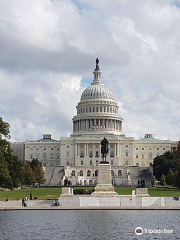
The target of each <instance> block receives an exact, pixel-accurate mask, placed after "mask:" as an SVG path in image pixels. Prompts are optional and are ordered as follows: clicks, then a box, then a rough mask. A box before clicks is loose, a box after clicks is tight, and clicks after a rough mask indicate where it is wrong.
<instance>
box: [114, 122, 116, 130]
mask: <svg viewBox="0 0 180 240" xmlns="http://www.w3.org/2000/svg"><path fill="white" fill-rule="evenodd" d="M114 127H115V130H117V129H116V120H115V123H114Z"/></svg>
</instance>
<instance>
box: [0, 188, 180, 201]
mask: <svg viewBox="0 0 180 240" xmlns="http://www.w3.org/2000/svg"><path fill="white" fill-rule="evenodd" d="M78 188H83V189H86V190H90V189H94V188H93V187H74V188H73V189H78ZM134 189H135V188H133V187H115V191H116V192H117V193H118V194H119V195H131V193H132V190H134ZM31 191H32V194H33V197H34V196H37V197H38V199H39V200H43V199H54V198H58V197H59V196H60V194H61V188H60V187H49V188H30V189H19V190H14V191H1V192H0V200H5V198H6V197H7V198H8V199H9V200H15V199H17V198H19V199H22V198H23V197H26V196H27V197H28V198H29V194H30V192H31ZM149 194H150V196H151V197H164V196H166V197H180V189H165V188H149Z"/></svg>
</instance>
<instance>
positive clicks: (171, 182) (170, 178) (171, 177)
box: [166, 169, 177, 186]
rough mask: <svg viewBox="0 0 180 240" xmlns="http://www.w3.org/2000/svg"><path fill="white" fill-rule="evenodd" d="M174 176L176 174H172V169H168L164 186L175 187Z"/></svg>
mask: <svg viewBox="0 0 180 240" xmlns="http://www.w3.org/2000/svg"><path fill="white" fill-rule="evenodd" d="M176 175H177V174H176V173H175V172H173V170H172V169H169V172H168V174H167V176H166V184H167V185H172V186H175V185H176V177H177V176H176Z"/></svg>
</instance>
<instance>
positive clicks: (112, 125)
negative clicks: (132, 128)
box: [73, 118, 122, 132]
mask: <svg viewBox="0 0 180 240" xmlns="http://www.w3.org/2000/svg"><path fill="white" fill-rule="evenodd" d="M93 130H100V131H101V130H102V131H103V130H105V131H106V130H114V131H120V132H121V131H122V121H120V120H114V119H101V118H100V119H99V118H98V119H83V120H81V119H80V120H75V121H73V132H79V131H93Z"/></svg>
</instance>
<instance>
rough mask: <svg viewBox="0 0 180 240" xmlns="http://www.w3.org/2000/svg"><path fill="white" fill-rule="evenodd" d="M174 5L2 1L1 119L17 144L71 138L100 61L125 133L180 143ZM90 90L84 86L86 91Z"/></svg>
mask: <svg viewBox="0 0 180 240" xmlns="http://www.w3.org/2000/svg"><path fill="white" fill-rule="evenodd" d="M178 4H179V1H173V0H167V1H164V0H159V1H157V0H145V1H141V0H136V1H130V0H128V1H125V0H115V1H113V4H112V2H111V1H108V0H100V1H95V0H91V1H89V0H83V1H82V0H79V1H78V0H76V1H70V0H32V1H31V2H29V1H28V0H16V1H11V0H2V1H1V2H0V46H1V54H0V86H1V87H0V112H1V115H2V116H3V118H4V120H6V121H8V122H9V123H10V124H11V136H12V139H13V140H18V141H24V140H26V139H38V138H40V137H41V136H42V134H43V133H52V135H53V137H54V138H57V139H59V138H60V137H62V136H68V135H69V134H70V133H71V131H72V117H73V115H75V114H76V108H75V107H76V105H77V103H78V101H79V99H80V95H81V93H82V91H83V89H84V83H83V84H82V83H81V79H90V78H93V76H92V72H93V70H94V67H95V66H94V65H95V58H96V57H97V56H99V58H100V68H101V70H102V79H103V81H104V83H105V84H106V85H107V86H108V87H109V88H110V89H111V90H112V91H113V92H114V94H115V96H116V100H117V102H118V103H119V104H120V109H119V113H120V115H122V116H123V118H124V125H123V126H124V133H126V134H127V135H128V136H134V137H136V138H139V137H140V136H143V135H144V134H145V133H146V132H149V133H154V136H156V137H159V138H163V139H166V138H168V139H174V140H177V139H179V135H180V132H179V122H180V114H179V112H180V107H179V106H180V105H179V102H180V94H179V89H180V81H179V76H180V64H179V63H180V31H179V30H180V29H179V28H180V27H179V21H180V9H179V7H178V6H179V5H178ZM82 86H83V87H82Z"/></svg>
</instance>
